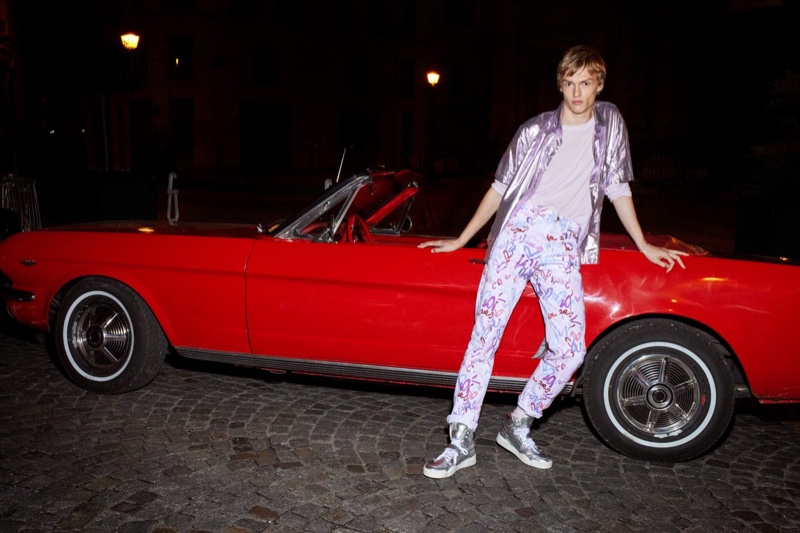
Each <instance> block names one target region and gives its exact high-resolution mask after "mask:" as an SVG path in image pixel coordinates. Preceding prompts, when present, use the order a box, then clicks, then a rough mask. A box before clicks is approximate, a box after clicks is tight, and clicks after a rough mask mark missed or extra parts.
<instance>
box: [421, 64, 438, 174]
mask: <svg viewBox="0 0 800 533" xmlns="http://www.w3.org/2000/svg"><path fill="white" fill-rule="evenodd" d="M425 78H426V79H427V80H428V84H429V85H430V86H431V89H430V90H429V91H427V93H428V94H427V98H426V100H427V102H426V107H427V109H426V110H425V115H426V116H425V119H426V121H427V125H426V126H425V128H424V130H425V131H424V137H423V168H425V170H427V171H430V172H431V175H433V174H435V173H436V144H437V135H436V116H435V114H434V112H435V110H434V101H433V100H434V91H433V89H434V87H436V84H437V83H439V73H438V72H436V71H435V70H429V71H428V72H427V73H426V74H425ZM425 137H427V139H425ZM425 152H427V153H425Z"/></svg>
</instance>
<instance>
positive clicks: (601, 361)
mask: <svg viewBox="0 0 800 533" xmlns="http://www.w3.org/2000/svg"><path fill="white" fill-rule="evenodd" d="M583 392H584V405H585V408H586V413H587V415H588V417H589V420H590V421H591V423H592V425H593V426H594V428H595V430H596V431H597V433H598V434H599V435H600V437H601V438H602V439H603V440H605V441H606V443H608V445H609V446H611V447H612V448H614V449H615V450H617V451H618V452H620V453H623V454H625V455H628V456H630V457H634V458H638V459H645V460H651V461H668V462H678V461H686V460H688V459H691V458H693V457H696V456H698V455H700V454H702V453H704V452H705V451H707V450H708V449H709V448H711V447H712V446H713V445H714V444H715V443H716V442H717V441H718V440H719V439H720V438H721V436H722V435H723V433H724V432H725V430H726V429H727V427H728V425H729V424H730V421H731V417H732V416H733V407H734V384H733V377H732V375H731V371H730V369H729V368H728V365H726V363H725V360H724V356H723V354H722V353H721V352H720V350H719V348H718V347H717V345H716V343H715V342H714V341H713V339H712V338H711V337H709V336H708V335H706V334H705V333H703V332H701V331H699V330H697V329H694V328H692V327H689V326H687V325H685V324H681V323H678V322H673V321H670V320H664V319H652V320H644V321H639V322H634V323H631V324H628V325H626V326H623V327H622V328H620V329H619V330H618V331H616V332H614V333H612V334H611V335H609V337H608V338H606V339H604V340H602V341H601V342H600V344H599V345H597V346H596V347H595V348H593V349H592V351H591V352H590V354H589V355H588V356H587V360H586V374H585V381H584V385H583Z"/></svg>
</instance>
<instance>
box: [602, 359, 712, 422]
mask: <svg viewBox="0 0 800 533" xmlns="http://www.w3.org/2000/svg"><path fill="white" fill-rule="evenodd" d="M613 393H614V395H615V396H616V400H617V405H618V406H619V409H620V412H621V414H622V417H623V419H624V420H625V421H626V422H627V423H628V424H630V425H631V426H633V427H635V428H637V429H639V430H640V431H643V432H645V433H648V434H650V435H652V436H666V435H670V434H674V433H677V432H680V431H682V430H683V429H684V428H686V427H688V426H689V425H691V424H693V423H694V422H695V421H696V420H697V419H698V417H699V416H700V415H701V408H702V406H703V404H704V403H705V396H704V395H703V393H702V391H701V386H700V383H699V382H698V380H697V377H696V373H695V371H694V370H693V369H692V368H690V367H689V365H687V364H686V363H685V362H683V361H682V360H681V359H679V358H677V357H674V356H671V355H669V354H663V353H660V354H648V355H643V356H640V357H638V358H636V359H634V360H632V361H631V362H630V363H629V364H628V365H627V366H625V367H624V368H623V369H622V372H621V373H620V374H619V377H618V378H617V380H616V381H615V386H614V391H613Z"/></svg>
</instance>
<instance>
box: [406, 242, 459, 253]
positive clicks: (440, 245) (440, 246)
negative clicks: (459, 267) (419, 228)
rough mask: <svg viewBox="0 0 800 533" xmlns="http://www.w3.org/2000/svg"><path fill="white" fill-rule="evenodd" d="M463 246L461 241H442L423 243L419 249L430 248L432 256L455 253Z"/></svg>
mask: <svg viewBox="0 0 800 533" xmlns="http://www.w3.org/2000/svg"><path fill="white" fill-rule="evenodd" d="M463 246H464V245H463V244H461V241H460V240H459V239H440V240H437V241H426V242H423V243H422V244H420V245H419V246H417V248H430V249H431V253H432V254H438V253H440V252H454V251H456V250H458V249H459V248H461V247H463Z"/></svg>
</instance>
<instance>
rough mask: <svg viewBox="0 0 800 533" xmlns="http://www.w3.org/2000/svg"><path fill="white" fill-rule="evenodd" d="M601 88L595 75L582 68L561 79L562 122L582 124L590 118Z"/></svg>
mask: <svg viewBox="0 0 800 533" xmlns="http://www.w3.org/2000/svg"><path fill="white" fill-rule="evenodd" d="M602 88H603V84H602V83H598V82H597V77H596V76H594V75H593V74H590V73H589V71H588V70H586V68H585V67H584V68H582V69H581V70H579V71H578V72H576V73H575V74H573V75H572V76H566V77H565V78H564V79H562V80H561V87H560V90H561V94H563V95H564V108H563V112H562V113H561V120H562V122H563V123H564V124H583V123H585V122H587V121H588V120H589V119H590V118H592V107H594V101H595V99H596V98H597V94H598V93H599V92H600V90H601V89H602Z"/></svg>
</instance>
